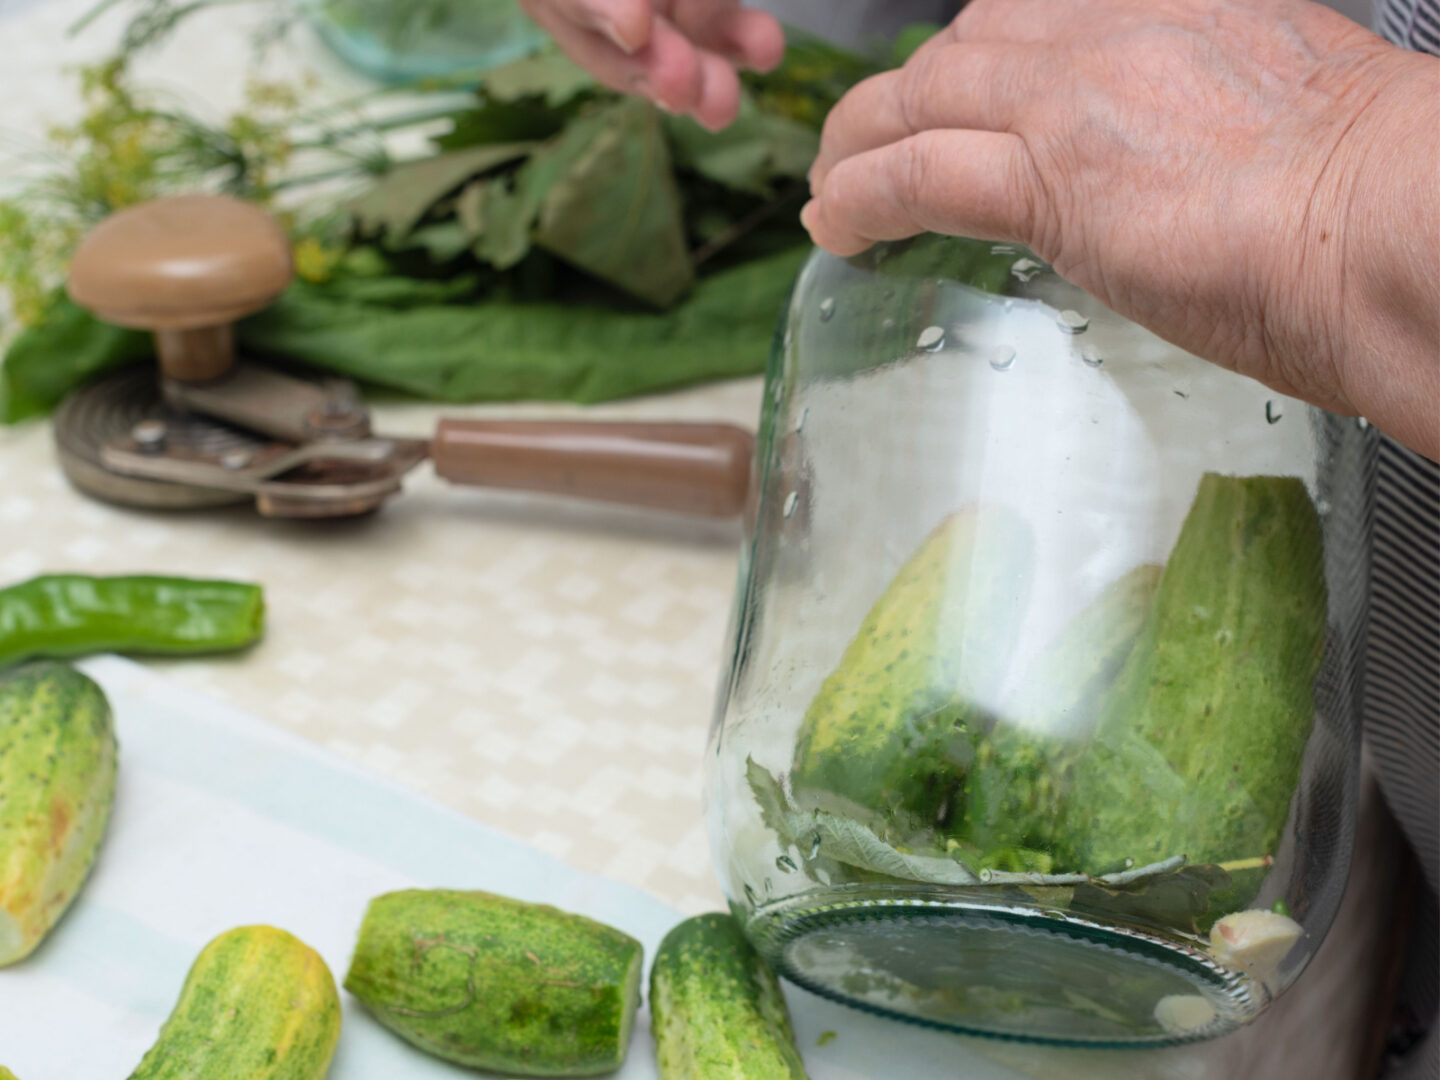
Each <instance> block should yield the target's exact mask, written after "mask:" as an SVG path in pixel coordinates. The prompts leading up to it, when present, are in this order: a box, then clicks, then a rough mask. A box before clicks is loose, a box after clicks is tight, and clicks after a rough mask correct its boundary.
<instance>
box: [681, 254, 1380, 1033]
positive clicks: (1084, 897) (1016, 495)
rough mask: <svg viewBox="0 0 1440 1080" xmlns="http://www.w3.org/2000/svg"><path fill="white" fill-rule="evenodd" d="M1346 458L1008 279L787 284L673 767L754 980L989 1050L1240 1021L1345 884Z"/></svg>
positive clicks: (1351, 800)
mask: <svg viewBox="0 0 1440 1080" xmlns="http://www.w3.org/2000/svg"><path fill="white" fill-rule="evenodd" d="M1372 437H1373V433H1372V432H1368V431H1367V430H1366V429H1365V427H1364V424H1363V421H1359V422H1357V421H1355V420H1351V419H1343V418H1340V417H1336V416H1332V415H1330V414H1327V413H1324V412H1321V411H1319V410H1316V409H1313V408H1310V407H1308V406H1306V405H1304V404H1302V403H1301V402H1299V401H1296V400H1293V399H1290V398H1286V397H1283V396H1281V395H1279V394H1277V393H1275V392H1274V391H1272V390H1269V389H1267V388H1266V387H1264V386H1262V385H1261V384H1259V383H1257V382H1254V381H1252V380H1250V379H1247V378H1244V377H1242V376H1239V375H1236V374H1233V373H1231V372H1228V371H1225V370H1222V369H1220V368H1218V367H1215V366H1212V365H1210V364H1207V363H1205V362H1203V361H1201V360H1199V359H1197V358H1195V357H1193V356H1191V355H1189V354H1187V353H1185V352H1183V351H1181V350H1180V349H1178V348H1176V347H1175V346H1173V345H1170V344H1168V343H1166V342H1164V341H1162V340H1161V339H1159V338H1157V337H1156V336H1154V335H1153V334H1151V333H1149V332H1148V331H1146V330H1144V329H1142V328H1140V327H1139V326H1137V325H1135V324H1134V323H1131V322H1129V321H1128V320H1126V319H1124V318H1121V317H1120V316H1118V315H1116V314H1115V313H1114V312H1112V311H1110V310H1108V309H1107V308H1105V307H1104V306H1102V305H1101V304H1100V303H1098V302H1097V301H1095V300H1094V299H1092V298H1091V297H1090V296H1088V295H1087V294H1085V293H1084V292H1082V291H1081V290H1079V289H1077V288H1075V287H1074V286H1073V285H1071V284H1069V283H1068V282H1066V281H1064V280H1062V279H1061V278H1060V277H1059V276H1057V275H1056V274H1055V273H1054V272H1053V271H1052V270H1051V268H1050V267H1048V266H1046V265H1044V264H1043V263H1042V262H1041V261H1040V260H1039V259H1037V258H1036V257H1035V256H1034V255H1033V254H1031V253H1029V252H1027V251H1025V250H1023V249H1020V248H1017V247H1014V246H1011V245H1003V244H1001V245H991V244H989V243H979V242H975V241H969V240H960V239H948V238H940V237H934V236H927V237H921V238H918V239H916V240H913V241H909V242H905V243H901V244H893V245H886V246H881V247H878V248H875V249H873V250H871V251H870V252H867V253H866V254H864V255H862V256H859V257H857V258H854V259H850V260H841V259H837V258H834V257H831V256H828V255H825V254H823V253H821V254H816V255H815V256H814V257H813V258H812V259H811V260H810V262H809V264H808V266H807V267H806V269H805V271H804V272H803V274H802V275H801V278H800V280H799V283H798V285H797V287H796V290H795V294H794V298H793V301H792V304H791V307H790V309H789V312H788V315H787V316H786V318H785V319H784V321H783V325H782V327H781V330H780V333H779V335H778V337H777V343H776V349H775V353H774V356H773V358H772V362H771V365H770V370H769V373H768V376H767V383H766V395H765V403H764V410H763V416H762V422H761V432H760V441H759V446H760V449H759V459H758V465H757V470H758V476H759V488H758V502H757V504H756V507H755V514H754V521H753V524H752V525H751V527H750V529H749V534H748V536H747V540H746V544H745V547H744V551H743V555H742V560H741V568H740V580H739V588H738V598H737V601H736V607H735V612H734V615H733V618H732V623H731V632H730V640H731V653H730V656H731V661H730V667H729V670H728V672H727V674H726V676H725V677H724V679H723V680H722V684H721V688H720V693H719V701H718V706H717V712H716V719H715V724H714V726H713V729H712V733H711V740H710V746H709V750H710V753H709V755H708V765H707V802H708V814H709V821H710V827H711V834H712V842H713V846H714V851H715V855H716V861H717V865H718V868H719V872H720V876H721V881H722V884H723V887H724V888H725V890H726V892H727V895H728V897H729V899H730V901H731V905H732V907H733V909H734V910H735V912H736V913H737V915H738V916H739V917H740V918H741V920H742V921H743V922H744V924H745V925H746V927H747V929H748V932H749V934H750V936H751V937H752V939H753V940H754V941H755V943H756V944H757V946H758V947H759V948H760V949H761V951H762V952H763V953H764V954H765V955H766V956H767V957H768V958H769V959H770V961H771V962H772V963H773V964H774V965H775V966H776V968H777V969H778V970H779V971H780V972H781V973H783V974H784V975H786V976H787V977H789V978H790V979H792V980H794V981H795V982H797V983H799V984H801V985H802V986H805V987H807V988H809V989H811V990H813V991H815V992H817V993H819V994H823V995H825V996H827V997H830V998H833V999H836V1000H839V1001H843V1002H846V1003H849V1004H851V1005H855V1006H859V1007H860V1008H863V1009H868V1010H870V1011H873V1012H877V1013H882V1014H888V1015H892V1016H897V1017H901V1018H904V1019H908V1020H914V1021H919V1022H922V1023H926V1024H930V1025H934V1026H939V1027H943V1028H948V1029H953V1030H957V1031H963V1032H969V1033H974V1034H985V1035H996V1036H1002V1037H1006V1038H1012V1039H1021V1040H1027V1041H1037V1042H1050V1043H1059V1044H1069V1045H1074V1044H1080V1045H1092V1046H1135V1045H1164V1044H1174V1043H1179V1042H1185V1041H1190V1040H1195V1039H1201V1038H1207V1037H1211V1036H1214V1035H1219V1034H1222V1033H1224V1032H1226V1031H1229V1030H1232V1029H1234V1028H1235V1027H1237V1026H1239V1025H1242V1024H1244V1023H1246V1022H1248V1021H1250V1020H1252V1019H1253V1018H1254V1017H1255V1016H1257V1015H1258V1014H1259V1013H1260V1012H1261V1011H1262V1010H1263V1009H1264V1008H1265V1007H1266V1006H1267V1005H1268V1004H1269V1003H1270V1002H1271V1001H1273V1000H1274V999H1275V997H1276V996H1277V995H1279V994H1280V993H1282V992H1283V991H1284V990H1285V989H1286V988H1287V987H1288V986H1289V985H1290V984H1291V983H1292V982H1293V981H1294V980H1295V979H1296V978H1297V977H1298V976H1299V975H1300V973H1301V971H1302V970H1303V968H1304V967H1305V965H1306V963H1307V961H1308V960H1309V959H1310V957H1311V956H1313V955H1314V953H1315V951H1316V949H1318V948H1319V946H1320V942H1321V939H1322V938H1323V936H1324V934H1325V932H1326V930H1327V929H1328V927H1329V925H1330V922H1331V920H1332V918H1333V916H1334V915H1335V912H1336V909H1337V907H1338V905H1339V902H1340V898H1341V894H1342V892H1343V890H1344V886H1345V881H1346V876H1347V873H1348V870H1349V864H1350V856H1351V848H1352V837H1353V825H1354V817H1355V806H1356V793H1357V777H1358V772H1359V730H1358V720H1357V717H1358V711H1357V705H1356V694H1357V689H1358V684H1357V680H1356V679H1354V678H1353V670H1352V669H1353V664H1354V660H1353V657H1354V654H1355V645H1356V640H1355V639H1356V632H1357V629H1358V627H1359V625H1360V613H1361V610H1362V609H1361V597H1360V593H1359V585H1360V580H1361V575H1360V573H1359V568H1360V567H1361V566H1363V556H1364V544H1365V539H1364V534H1363V531H1362V522H1363V514H1362V513H1361V511H1360V507H1361V498H1360V497H1361V479H1362V473H1363V468H1362V459H1363V455H1364V446H1365V443H1366V441H1367V440H1368V439H1370V438H1372Z"/></svg>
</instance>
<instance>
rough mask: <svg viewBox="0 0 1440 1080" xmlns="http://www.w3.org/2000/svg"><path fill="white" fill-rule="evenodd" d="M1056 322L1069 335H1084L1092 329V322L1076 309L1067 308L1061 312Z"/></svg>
mask: <svg viewBox="0 0 1440 1080" xmlns="http://www.w3.org/2000/svg"><path fill="white" fill-rule="evenodd" d="M1055 322H1056V323H1058V324H1059V326H1060V329H1061V330H1064V331H1065V333H1067V334H1083V333H1084V332H1085V331H1086V330H1087V329H1089V327H1090V320H1089V319H1087V318H1086V317H1085V316H1084V315H1081V314H1080V313H1079V312H1078V311H1076V310H1075V309H1074V308H1066V309H1065V310H1064V311H1062V312H1060V314H1059V316H1058V317H1057V318H1056V319H1055Z"/></svg>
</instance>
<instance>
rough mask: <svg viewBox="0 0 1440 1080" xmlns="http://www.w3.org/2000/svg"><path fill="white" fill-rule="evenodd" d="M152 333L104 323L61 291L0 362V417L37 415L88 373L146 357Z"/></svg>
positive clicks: (150, 349)
mask: <svg viewBox="0 0 1440 1080" xmlns="http://www.w3.org/2000/svg"><path fill="white" fill-rule="evenodd" d="M153 355H154V345H153V343H152V341H151V336H150V335H149V334H147V333H145V332H144V331H141V330H124V329H121V328H120V327H118V326H110V325H108V324H107V323H102V322H100V321H99V320H98V319H96V318H95V317H94V316H93V315H91V314H90V313H89V312H88V311H86V310H84V309H83V308H81V307H78V306H77V305H75V304H74V303H72V302H71V301H70V299H69V297H66V296H64V295H60V296H58V297H57V298H56V300H55V302H54V304H53V305H52V306H51V307H50V310H49V311H48V312H47V314H46V316H45V318H44V320H43V321H41V322H39V323H36V324H35V325H34V326H31V327H28V328H26V329H25V330H22V331H21V332H20V334H19V336H18V337H16V338H15V340H14V341H13V342H11V343H10V348H9V349H8V350H7V351H6V353H5V358H4V362H3V365H0V423H7V424H13V423H15V422H16V421H19V420H24V419H26V418H27V417H31V416H40V415H43V414H45V413H47V412H49V411H50V410H51V409H53V408H54V407H55V406H56V405H58V404H59V403H60V399H61V398H63V397H64V396H65V395H66V394H67V393H69V392H70V391H71V390H72V389H74V388H75V387H76V386H77V385H79V384H80V383H81V382H83V381H84V380H86V379H89V378H91V377H92V376H95V375H100V374H103V373H104V372H107V371H112V370H114V369H115V368H119V367H124V366H126V365H127V364H133V363H137V362H139V361H142V360H148V359H149V358H150V357H152V356H153Z"/></svg>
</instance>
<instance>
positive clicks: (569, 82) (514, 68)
mask: <svg viewBox="0 0 1440 1080" xmlns="http://www.w3.org/2000/svg"><path fill="white" fill-rule="evenodd" d="M480 85H481V88H482V89H483V90H484V92H485V94H486V95H487V96H489V97H491V98H493V99H494V100H496V101H502V102H513V101H518V100H520V99H521V98H527V97H536V98H541V99H543V100H544V102H545V104H546V105H548V106H549V107H550V108H552V109H557V108H560V107H561V106H563V105H567V104H569V103H570V102H571V101H573V100H574V99H575V98H576V97H578V96H579V95H580V94H582V93H584V92H585V91H587V90H592V89H594V88H595V79H594V77H593V76H592V75H591V74H590V73H589V72H588V71H586V70H585V69H584V68H581V67H579V66H577V65H576V64H574V63H572V62H571V61H570V60H569V59H567V58H566V56H565V55H564V54H563V53H561V52H560V51H559V50H558V49H547V50H545V51H542V52H537V53H534V54H532V55H530V56H526V57H522V58H521V59H519V60H516V61H513V62H512V63H509V64H504V65H502V66H501V67H498V68H494V69H493V70H491V71H490V72H489V73H487V74H486V75H485V78H484V81H483V82H482V83H481V84H480Z"/></svg>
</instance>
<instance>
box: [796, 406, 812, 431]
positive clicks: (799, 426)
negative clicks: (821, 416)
mask: <svg viewBox="0 0 1440 1080" xmlns="http://www.w3.org/2000/svg"><path fill="white" fill-rule="evenodd" d="M809 416H810V406H809V405H806V406H805V407H804V408H803V409H801V410H800V417H799V419H797V420H796V421H795V434H796V435H799V434H800V433H801V432H802V431H804V430H805V421H806V420H807V419H808V418H809Z"/></svg>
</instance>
